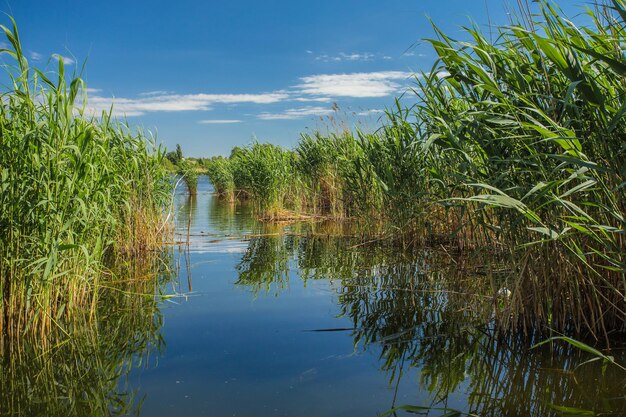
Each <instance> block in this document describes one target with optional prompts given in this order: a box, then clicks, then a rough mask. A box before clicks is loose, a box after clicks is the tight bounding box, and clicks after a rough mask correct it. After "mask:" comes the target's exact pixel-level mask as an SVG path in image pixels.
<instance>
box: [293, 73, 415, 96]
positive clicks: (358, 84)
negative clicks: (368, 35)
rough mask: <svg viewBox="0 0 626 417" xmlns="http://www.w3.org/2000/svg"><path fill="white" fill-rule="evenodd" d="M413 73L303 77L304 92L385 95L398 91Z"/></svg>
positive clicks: (317, 94)
mask: <svg viewBox="0 0 626 417" xmlns="http://www.w3.org/2000/svg"><path fill="white" fill-rule="evenodd" d="M412 75H413V74H412V73H410V72H403V71H380V72H357V73H352V74H320V75H311V76H308V77H302V78H301V81H302V83H301V84H299V85H297V86H296V87H295V88H297V89H298V90H300V91H301V92H302V93H305V94H311V95H315V96H327V97H328V96H330V97H355V98H363V97H384V96H388V95H391V94H394V93H396V92H398V91H399V90H400V89H401V88H402V85H403V84H405V83H406V81H408V79H409V78H410V77H411V76H412Z"/></svg>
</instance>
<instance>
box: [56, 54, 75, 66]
mask: <svg viewBox="0 0 626 417" xmlns="http://www.w3.org/2000/svg"><path fill="white" fill-rule="evenodd" d="M52 58H53V59H55V60H56V61H63V64H64V65H72V64H73V63H74V62H75V61H74V60H73V59H72V58H70V57H67V56H63V55H59V54H52Z"/></svg>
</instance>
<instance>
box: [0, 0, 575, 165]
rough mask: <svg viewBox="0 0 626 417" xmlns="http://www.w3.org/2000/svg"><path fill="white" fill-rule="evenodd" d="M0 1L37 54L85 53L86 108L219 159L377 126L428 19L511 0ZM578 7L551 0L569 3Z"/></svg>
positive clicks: (417, 61) (426, 62) (427, 62)
mask: <svg viewBox="0 0 626 417" xmlns="http://www.w3.org/2000/svg"><path fill="white" fill-rule="evenodd" d="M2 1H3V3H2V6H1V9H2V11H3V12H5V13H7V14H10V15H13V16H14V17H15V19H16V20H17V23H18V27H19V30H20V35H21V38H22V44H23V48H24V49H25V51H26V52H27V54H28V57H29V58H30V61H31V63H32V64H34V65H36V66H39V67H46V66H47V68H48V70H50V71H54V70H55V66H56V63H55V58H54V56H56V57H59V56H62V57H64V59H65V61H66V63H67V64H68V65H69V67H70V68H72V69H80V68H81V66H82V64H83V63H84V62H85V61H86V67H85V71H84V73H83V78H84V79H85V81H86V82H87V85H88V87H89V88H90V90H89V97H90V98H89V103H88V107H89V108H90V109H93V110H100V109H103V108H109V107H110V106H111V104H112V103H113V105H114V108H115V113H116V115H118V116H121V115H126V117H127V119H128V121H129V123H130V124H132V125H137V126H143V127H144V128H145V129H148V130H150V131H152V132H154V133H155V134H156V136H157V140H158V141H159V142H161V143H164V144H165V145H166V146H167V147H168V148H173V147H174V146H175V144H176V143H180V144H181V146H182V148H183V151H184V152H185V154H187V155H191V156H211V155H218V154H225V155H227V154H228V153H229V151H230V149H231V148H232V147H233V146H235V145H245V144H247V143H250V142H251V140H252V139H253V138H257V140H259V141H269V142H272V143H276V144H280V145H284V146H292V145H294V144H295V143H296V142H297V140H298V137H299V134H300V132H303V131H307V130H314V129H324V130H325V129H327V128H330V129H334V128H337V127H336V126H337V125H339V126H342V125H344V124H349V125H352V124H359V125H361V126H362V127H363V128H365V129H368V128H369V129H373V128H375V126H376V124H377V120H378V119H379V117H380V112H381V111H382V110H383V109H384V108H385V107H389V106H391V105H392V104H393V99H394V97H396V96H398V95H400V94H401V93H402V92H403V91H404V90H406V88H407V87H408V86H410V85H411V74H412V73H414V72H416V71H428V70H429V69H430V68H431V66H432V65H433V63H434V61H435V55H434V53H433V51H432V50H431V49H430V48H429V47H428V45H426V44H424V43H423V42H419V39H421V38H425V37H431V36H432V35H433V32H432V28H431V26H430V23H429V20H428V17H430V18H431V19H432V20H433V21H434V22H435V23H437V24H438V25H439V26H440V27H441V28H442V29H444V30H445V31H446V32H447V33H449V34H450V35H451V36H452V37H458V38H462V37H463V34H462V32H461V29H460V28H461V26H462V25H467V24H468V23H469V21H470V20H469V19H470V18H471V19H472V20H473V21H474V22H476V23H477V24H480V25H481V26H482V27H483V28H484V30H485V31H488V29H487V23H488V22H489V21H491V22H492V23H496V22H499V23H506V22H507V17H506V13H507V4H509V6H510V5H514V4H515V3H516V2H517V1H516V0H508V1H505V0H487V1H485V0H473V1H460V0H404V1H396V0H385V1H381V0H376V1H371V0H358V1H357V0H335V1H326V0H318V1H306V2H305V1H293V0H291V1H287V0H275V1H272V0H266V1H263V2H260V1H219V2H217V1H191V0H179V1H176V2H173V1H163V0H125V1H118V0H110V1H106V2H104V1H102V2H99V1H85V0H56V1H37V0H28V1H25V0H2ZM581 3H582V2H578V1H573V0H571V1H566V0H562V1H561V2H560V5H561V6H562V7H564V8H565V9H566V10H567V11H568V12H570V11H571V12H572V13H574V12H580V11H581V7H580V6H578V7H572V6H573V5H576V4H578V5H580V4H581ZM487 10H488V11H489V17H488V15H487ZM2 20H4V23H5V24H7V22H8V19H6V18H4V19H2ZM55 54H56V55H55ZM337 108H338V109H339V110H338V111H337V110H336V109H337ZM334 109H335V110H334ZM329 126H330V127H329Z"/></svg>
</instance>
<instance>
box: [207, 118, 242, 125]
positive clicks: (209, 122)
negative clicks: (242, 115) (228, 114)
mask: <svg viewBox="0 0 626 417" xmlns="http://www.w3.org/2000/svg"><path fill="white" fill-rule="evenodd" d="M198 123H200V124H203V125H212V124H230V123H241V120H238V119H206V120H199V121H198Z"/></svg>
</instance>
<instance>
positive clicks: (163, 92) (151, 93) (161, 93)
mask: <svg viewBox="0 0 626 417" xmlns="http://www.w3.org/2000/svg"><path fill="white" fill-rule="evenodd" d="M167 94H174V92H173V91H166V90H155V91H146V92H145V93H139V95H140V96H142V97H150V96H164V95H167Z"/></svg>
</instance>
